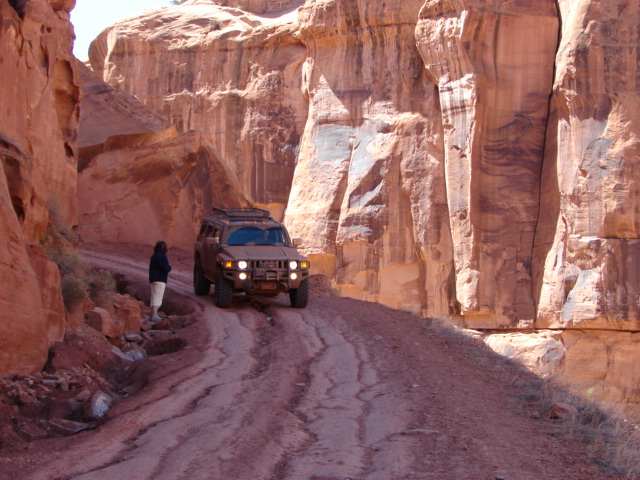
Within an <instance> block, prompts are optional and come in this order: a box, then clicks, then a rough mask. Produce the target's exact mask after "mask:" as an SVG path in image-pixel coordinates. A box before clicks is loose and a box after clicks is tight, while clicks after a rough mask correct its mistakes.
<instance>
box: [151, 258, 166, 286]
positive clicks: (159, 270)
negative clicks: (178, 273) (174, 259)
mask: <svg viewBox="0 0 640 480" xmlns="http://www.w3.org/2000/svg"><path fill="white" fill-rule="evenodd" d="M170 271H171V265H169V260H168V259H167V255H166V253H163V252H155V253H154V254H153V255H151V261H150V262H149V283H153V282H163V283H167V277H168V276H169V272H170Z"/></svg>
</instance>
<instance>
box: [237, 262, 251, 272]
mask: <svg viewBox="0 0 640 480" xmlns="http://www.w3.org/2000/svg"><path fill="white" fill-rule="evenodd" d="M248 267H249V262H247V261H246V260H240V261H239V262H238V268H239V269H240V270H246V269H247V268H248Z"/></svg>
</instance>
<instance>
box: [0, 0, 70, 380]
mask: <svg viewBox="0 0 640 480" xmlns="http://www.w3.org/2000/svg"><path fill="white" fill-rule="evenodd" d="M74 5H75V2H74V1H66V2H65V1H60V0H58V1H49V2H48V1H46V0H27V1H21V2H9V1H8V0H0V20H1V22H0V23H1V26H0V66H1V69H2V75H0V105H2V115H0V160H1V161H0V172H1V173H2V174H0V238H1V239H2V242H3V243H2V244H3V248H1V249H0V286H1V288H0V330H1V331H2V332H3V333H2V335H1V336H0V376H3V375H7V374H8V373H28V372H32V371H35V370H38V369H40V368H42V366H43V365H44V363H45V362H46V360H47V350H48V347H49V346H50V345H51V344H53V343H54V342H55V341H56V340H59V339H61V338H62V334H63V332H64V322H65V313H64V312H65V311H64V305H63V303H62V296H61V292H60V276H59V272H58V268H57V266H56V265H55V264H53V263H51V262H49V261H48V259H47V254H46V252H45V250H44V248H43V247H42V246H41V245H40V243H39V241H40V240H41V239H42V238H43V237H44V236H45V235H46V234H47V227H48V226H50V227H51V228H56V229H59V230H69V229H71V228H72V227H73V226H74V225H75V224H76V222H77V213H76V187H75V184H76V158H75V155H76V137H77V130H78V105H79V101H80V81H79V78H78V72H77V68H76V60H75V58H74V57H73V55H72V53H71V51H72V44H73V28H72V27H71V24H70V22H69V11H70V10H71V9H72V8H73V6H74Z"/></svg>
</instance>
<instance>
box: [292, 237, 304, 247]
mask: <svg viewBox="0 0 640 480" xmlns="http://www.w3.org/2000/svg"><path fill="white" fill-rule="evenodd" d="M291 243H293V246H294V247H301V246H302V239H301V238H292V239H291Z"/></svg>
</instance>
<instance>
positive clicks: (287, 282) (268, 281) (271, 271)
mask: <svg viewBox="0 0 640 480" xmlns="http://www.w3.org/2000/svg"><path fill="white" fill-rule="evenodd" d="M223 276H224V278H226V279H228V280H230V281H231V283H232V284H233V289H234V290H241V291H245V292H249V293H279V292H287V291H289V290H291V289H295V288H298V287H299V286H300V283H301V282H302V281H303V280H304V279H306V278H308V277H309V270H308V269H295V270H292V269H288V268H270V267H252V268H248V269H246V270H239V269H227V268H225V269H223Z"/></svg>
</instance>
